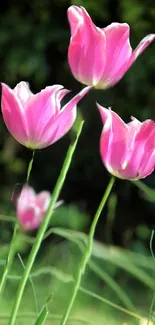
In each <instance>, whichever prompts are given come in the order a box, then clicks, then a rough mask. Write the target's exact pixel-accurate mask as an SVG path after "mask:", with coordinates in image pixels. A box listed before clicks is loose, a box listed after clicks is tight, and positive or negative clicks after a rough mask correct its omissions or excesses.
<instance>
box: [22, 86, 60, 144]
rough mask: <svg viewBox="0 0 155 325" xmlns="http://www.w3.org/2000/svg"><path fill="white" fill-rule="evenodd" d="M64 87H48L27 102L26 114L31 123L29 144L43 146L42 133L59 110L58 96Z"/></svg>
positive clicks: (29, 123)
mask: <svg viewBox="0 0 155 325" xmlns="http://www.w3.org/2000/svg"><path fill="white" fill-rule="evenodd" d="M62 87H63V86H61V85H54V86H51V87H46V88H45V89H43V90H42V91H41V92H40V93H38V94H36V95H34V96H33V97H31V98H30V99H29V101H28V102H27V110H26V114H27V120H28V125H29V139H28V141H27V146H30V147H31V146H32V147H33V146H34V147H36V148H37V147H39V146H41V143H42V139H41V134H42V132H43V130H44V128H45V127H46V125H47V124H48V122H49V121H50V120H51V118H53V117H54V116H55V114H56V112H57V111H58V110H59V107H58V105H56V96H57V94H58V92H59V91H60V89H61V88H62Z"/></svg>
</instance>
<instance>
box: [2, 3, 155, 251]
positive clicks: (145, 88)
mask: <svg viewBox="0 0 155 325" xmlns="http://www.w3.org/2000/svg"><path fill="white" fill-rule="evenodd" d="M71 4H76V5H83V6H84V7H85V8H86V9H87V10H88V12H89V14H90V15H91V17H92V19H93V20H94V22H95V23H96V25H97V26H99V27H106V26H107V25H108V24H110V23H111V22H113V21H118V22H127V23H128V24H129V25H130V27H131V45H132V47H133V48H135V47H136V46H137V45H138V43H139V42H140V41H141V39H142V38H143V37H145V36H146V35H147V34H149V33H155V3H154V0H150V1H147V2H144V1H138V0H119V1H114V0H110V1H109V0H95V1H91V0H85V1H66V0H52V1H50V0H39V1H37V0H33V1H28V0H23V1H22V2H21V1H19V0H14V1H5V2H3V3H2V4H1V11H0V62H1V63H0V80H1V81H2V82H5V83H7V84H8V85H9V86H10V87H12V88H14V87H15V85H16V84H17V83H18V82H20V81H21V80H25V81H28V82H29V83H30V87H31V90H32V91H34V92H39V91H40V90H41V89H42V88H44V87H46V86H48V85H52V84H56V83H59V84H62V85H63V86H64V87H65V88H68V89H71V90H72V95H74V94H76V93H77V92H78V91H79V90H80V89H81V88H82V85H81V84H80V83H78V82H77V81H76V80H75V79H74V78H73V76H72V74H71V72H70V69H69V66H68V63H67V49H68V44H69V38H70V30H69V24H68V21H67V14H66V11H67V8H68V7H69V6H70V5H71ZM154 53H155V43H153V44H151V46H150V47H149V48H148V49H146V50H145V51H144V53H143V54H142V55H141V56H140V57H139V58H138V59H137V61H136V62H135V64H134V65H133V66H132V68H131V69H130V71H128V72H127V74H126V75H125V76H124V77H123V79H122V80H121V81H120V82H119V83H118V84H117V85H116V86H115V87H113V88H110V89H108V90H105V91H103V90H102V91H100V90H93V91H92V92H91V93H89V94H88V95H87V96H86V97H85V98H84V99H83V100H82V101H81V102H80V105H79V109H80V112H81V113H82V115H83V116H84V118H85V125H84V130H83V133H82V135H81V138H80V141H79V144H78V147H77V150H76V153H75V155H74V159H73V162H72V166H71V169H70V171H69V174H68V178H67V181H66V183H65V186H64V188H63V191H62V193H61V198H63V199H64V201H65V203H66V204H70V203H74V204H76V205H77V206H78V207H79V208H80V209H81V210H82V211H85V212H86V213H87V214H88V215H89V216H90V220H91V219H92V218H93V214H94V212H95V211H96V208H97V206H98V204H99V202H100V199H101V196H102V195H103V192H104V190H105V188H106V186H107V183H108V180H109V174H108V172H107V171H106V170H105V168H104V166H103V165H102V162H101V159H100V154H99V138H100V134H101V129H102V123H101V120H100V116H99V113H98V111H97V108H96V105H95V102H96V101H97V102H99V103H100V104H101V105H103V106H105V107H108V106H110V107H112V108H113V109H114V110H115V111H116V112H117V113H119V114H120V115H121V117H122V118H123V119H124V120H125V121H126V122H128V121H129V119H130V116H131V115H133V116H135V117H137V118H138V119H139V120H140V121H143V120H144V119H147V118H152V119H154V120H155V55H154ZM69 143H70V133H69V134H68V135H66V136H65V137H64V138H62V139H61V140H60V141H59V142H57V143H56V144H54V145H53V146H51V147H49V148H47V149H44V150H38V151H37V152H36V156H35V161H34V166H33V171H32V174H31V182H30V183H31V185H32V186H34V188H35V189H36V191H40V190H43V189H46V190H50V191H52V189H53V187H54V184H55V182H56V179H57V177H58V175H59V171H60V168H61V166H62V163H63V159H64V157H65V153H66V150H67V147H68V145H69ZM31 154H32V153H31V152H30V151H29V150H28V149H26V148H25V147H23V146H21V145H20V144H18V143H17V142H16V141H15V140H14V139H13V138H12V137H11V136H10V135H9V133H8V131H7V130H6V127H5V125H4V123H3V120H2V117H0V213H3V214H7V213H10V209H13V208H12V205H11V203H10V195H11V193H12V190H13V188H14V186H15V184H16V183H24V180H25V178H26V170H27V166H28V163H29V161H30V159H31ZM144 182H146V183H147V184H148V185H149V186H151V187H152V188H155V173H153V174H152V175H151V176H150V177H148V178H147V179H145V180H144ZM113 193H114V195H115V197H116V209H115V218H114V221H113V224H112V236H111V239H110V242H113V243H114V244H117V245H121V246H123V247H131V246H132V244H133V243H134V244H135V242H136V241H137V240H138V239H139V238H140V237H141V235H140V234H141V232H139V231H137V229H139V227H141V226H142V225H145V229H148V228H150V229H152V228H153V227H154V220H155V204H154V203H150V202H148V201H146V200H144V199H143V197H142V195H141V193H140V191H139V190H138V188H137V187H136V186H134V185H133V184H132V183H130V182H127V181H121V180H119V179H118V180H117V181H116V184H115V187H114V190H113ZM13 211H14V210H13ZM14 213H15V211H14ZM108 214H109V213H108V210H107V209H106V210H105V211H104V213H103V217H102V218H101V219H100V222H99V225H98V229H97V233H96V238H97V239H99V240H102V241H103V240H104V241H107V242H108V241H109V239H108V237H107V236H106V234H107V225H108V222H109V221H108ZM88 226H89V224H88ZM3 227H5V226H4V224H3ZM7 227H8V225H7ZM84 230H85V231H87V229H84ZM146 234H148V232H147V231H145V235H144V236H143V240H144V243H145V241H146V246H147V245H148V240H149V237H148V236H147V235H146ZM139 236H140V237H139Z"/></svg>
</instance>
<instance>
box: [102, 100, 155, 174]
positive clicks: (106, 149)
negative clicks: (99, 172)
mask: <svg viewBox="0 0 155 325" xmlns="http://www.w3.org/2000/svg"><path fill="white" fill-rule="evenodd" d="M97 106H98V109H99V112H100V114H101V118H102V121H103V123H104V127H103V131H102V134H101V139H100V153H101V158H102V161H103V163H104V165H105V167H106V168H107V170H108V171H109V172H110V173H111V174H113V175H114V176H117V177H119V178H122V179H132V180H137V179H140V178H145V177H146V176H148V175H150V174H151V173H152V172H153V170H154V168H155V123H154V122H153V121H152V120H146V121H144V122H142V123H141V122H140V121H138V120H137V119H136V118H134V117H132V121H131V122H129V123H128V124H125V123H124V122H123V121H122V119H121V118H120V117H119V116H118V115H117V114H116V113H115V112H113V111H112V110H111V109H106V108H104V107H102V106H100V105H98V104H97Z"/></svg>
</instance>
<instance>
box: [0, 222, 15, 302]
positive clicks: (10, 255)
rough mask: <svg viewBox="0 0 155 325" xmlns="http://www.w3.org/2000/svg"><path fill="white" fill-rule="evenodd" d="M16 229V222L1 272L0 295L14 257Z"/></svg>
mask: <svg viewBox="0 0 155 325" xmlns="http://www.w3.org/2000/svg"><path fill="white" fill-rule="evenodd" d="M17 229H18V225H17V223H16V224H15V227H14V232H13V236H12V240H11V243H10V247H9V253H8V257H7V260H6V264H5V267H4V272H3V275H2V279H1V282H0V296H1V295H2V292H3V290H4V287H5V284H6V280H7V275H8V272H9V270H10V268H11V265H12V262H13V259H14V256H15V253H16V248H15V242H16V234H17Z"/></svg>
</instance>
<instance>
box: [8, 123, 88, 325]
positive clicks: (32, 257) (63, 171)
mask: <svg viewBox="0 0 155 325" xmlns="http://www.w3.org/2000/svg"><path fill="white" fill-rule="evenodd" d="M83 123H84V122H83V121H82V122H81V123H80V124H79V128H78V132H77V135H76V138H75V140H74V142H73V144H71V145H70V146H69V149H68V152H67V155H66V158H65V161H64V163H63V166H62V169H61V172H60V175H59V177H58V180H57V182H56V185H55V188H54V191H53V194H52V197H51V201H50V204H49V207H48V210H47V213H46V216H45V218H44V221H43V223H42V225H41V227H40V229H39V231H38V234H37V236H36V238H35V242H34V245H33V247H32V250H31V252H30V255H29V257H28V261H27V264H26V267H25V271H24V273H23V276H22V279H21V282H20V284H19V287H18V290H17V295H16V297H15V300H14V304H13V307H12V312H11V316H10V320H9V325H13V324H15V321H16V316H17V312H18V309H19V306H20V302H21V299H22V295H23V292H24V288H25V285H26V282H27V279H28V277H29V274H30V271H31V268H32V266H33V264H34V261H35V258H36V255H37V253H38V250H39V248H40V245H41V242H42V240H43V237H44V234H45V232H46V229H47V227H48V224H49V221H50V219H51V215H52V212H53V208H54V204H55V203H56V201H57V199H58V197H59V194H60V191H61V189H62V186H63V184H64V181H65V179H66V175H67V172H68V170H69V167H70V164H71V161H72V157H73V153H74V151H75V148H76V145H77V142H78V139H79V136H80V134H81V131H82V127H83Z"/></svg>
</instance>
